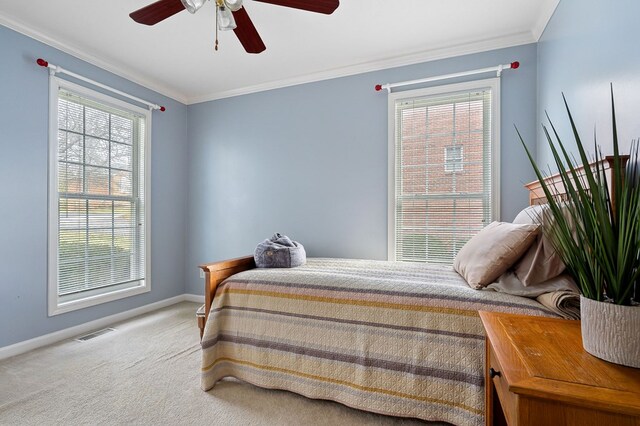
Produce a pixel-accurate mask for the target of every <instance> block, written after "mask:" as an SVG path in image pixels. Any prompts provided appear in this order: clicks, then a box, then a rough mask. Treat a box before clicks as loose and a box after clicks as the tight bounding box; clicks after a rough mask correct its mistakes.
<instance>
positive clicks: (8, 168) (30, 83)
mask: <svg viewBox="0 0 640 426" xmlns="http://www.w3.org/2000/svg"><path fill="white" fill-rule="evenodd" d="M0 52H2V59H1V60H0V347H2V346H5V345H9V344H12V343H15V342H19V341H22V340H26V339H30V338H33V337H36V336H39V335H42V334H46V333H50V332H53V331H56V330H60V329H63V328H67V327H71V326H74V325H78V324H82V323H85V322H87V321H91V320H94V319H97V318H101V317H104V316H108V315H112V314H115V313H118V312H122V311H126V310H129V309H133V308H136V307H138V306H141V305H145V304H148V303H152V302H155V301H158V300H162V299H166V298H169V297H172V296H175V295H178V294H182V293H184V272H185V256H184V248H185V235H186V233H185V230H186V222H185V220H186V206H187V195H186V187H187V147H186V143H187V141H186V135H187V131H186V113H187V108H186V106H185V105H182V104H180V103H178V102H176V101H173V100H171V99H168V98H166V97H164V96H161V95H159V94H157V93H155V92H152V91H150V90H148V89H145V88H143V87H141V86H139V85H136V84H134V83H131V82H130V81H127V80H125V79H123V78H120V77H117V76H115V75H113V74H111V73H108V72H106V71H104V70H101V69H99V68H97V67H95V66H92V65H89V64H87V63H86V62H83V61H81V60H79V59H77V58H74V57H72V56H70V55H67V54H65V53H62V52H60V51H59V50H56V49H54V48H51V47H49V46H47V45H44V44H42V43H40V42H37V41H35V40H33V39H31V38H29V37H25V36H23V35H21V34H18V33H16V32H14V31H12V30H10V29H8V28H5V27H2V26H0ZM38 57H43V58H46V59H47V60H49V61H51V62H52V63H54V64H56V65H60V66H62V67H63V68H67V69H69V70H72V71H76V72H78V73H81V74H84V75H86V76H87V77H90V78H93V79H95V80H98V81H100V82H103V83H105V84H108V85H111V86H113V87H116V88H118V89H121V90H123V91H126V92H129V93H131V94H134V95H136V96H138V97H141V98H146V99H148V100H150V101H153V102H156V103H158V104H161V105H165V106H166V107H167V112H165V113H160V112H154V114H153V127H152V137H153V141H152V155H151V209H152V210H151V231H152V232H151V236H152V240H151V259H152V283H151V288H152V290H151V292H150V293H145V294H143V295H139V296H134V297H131V298H128V299H124V300H119V301H115V302H110V303H106V304H103V305H99V306H95V307H91V308H86V309H82V310H79V311H75V312H71V313H67V314H62V315H58V316H55V317H52V318H48V317H47V299H46V296H47V279H46V277H47V139H48V132H47V123H48V109H49V108H48V105H49V103H48V73H47V71H46V70H45V69H43V68H40V67H38V66H36V64H35V62H34V61H35V59H36V58H38Z"/></svg>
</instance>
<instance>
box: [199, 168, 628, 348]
mask: <svg viewBox="0 0 640 426" xmlns="http://www.w3.org/2000/svg"><path fill="white" fill-rule="evenodd" d="M620 159H621V161H622V166H623V168H624V167H626V164H627V162H628V160H629V156H628V155H621V156H620ZM602 161H603V163H604V169H605V173H606V174H607V181H608V183H609V185H610V188H609V189H610V190H611V191H612V192H611V194H612V197H613V200H612V203H613V204H614V206H615V194H613V189H612V187H611V185H612V176H613V175H612V168H613V156H608V157H605V158H604V159H603V160H602ZM590 166H591V167H594V166H595V163H591V164H590ZM583 167H584V166H583ZM583 167H580V168H578V169H577V170H578V172H580V170H582V169H583ZM545 181H546V182H547V184H551V185H553V186H554V187H555V192H556V194H557V196H558V197H561V198H562V197H563V196H564V194H565V190H564V185H563V184H562V178H561V176H560V174H559V173H556V174H554V175H551V176H549V177H547V178H546V179H545ZM525 188H527V189H528V190H529V205H537V204H543V203H544V202H545V200H546V197H545V195H544V192H543V191H542V187H541V185H540V182H538V181H537V180H536V181H534V182H531V183H528V184H526V185H525ZM255 267H256V263H255V261H254V259H253V256H245V257H238V258H235V259H229V260H222V261H220V262H214V263H208V264H205V265H200V269H202V270H203V271H204V276H205V279H204V309H202V308H200V309H199V310H198V313H197V314H196V316H197V318H198V327H199V328H200V339H202V335H203V333H204V326H205V324H206V322H207V318H208V317H209V310H210V309H211V303H212V301H213V296H214V295H215V294H216V289H217V288H218V286H219V285H220V284H221V283H222V282H223V281H224V280H226V279H227V278H229V277H230V276H232V275H235V274H237V273H239V272H242V271H247V270H249V269H254V268H255Z"/></svg>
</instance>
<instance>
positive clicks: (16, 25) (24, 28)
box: [0, 12, 187, 104]
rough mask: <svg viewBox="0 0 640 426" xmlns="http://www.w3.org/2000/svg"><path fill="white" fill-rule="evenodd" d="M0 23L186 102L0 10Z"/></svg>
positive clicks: (166, 89)
mask: <svg viewBox="0 0 640 426" xmlns="http://www.w3.org/2000/svg"><path fill="white" fill-rule="evenodd" d="M0 25H2V26H5V27H7V28H9V29H12V30H14V31H16V32H18V33H20V34H23V35H25V36H27V37H30V38H32V39H34V40H37V41H39V42H41V43H44V44H46V45H48V46H51V47H53V48H55V49H58V50H60V51H62V52H64V53H67V54H69V55H71V56H74V57H76V58H78V59H80V60H83V61H85V62H88V63H90V64H91V65H95V66H97V67H99V68H102V69H103V70H105V71H108V72H110V73H112V74H115V75H117V76H119V77H122V78H125V79H127V80H129V81H131V82H133V83H136V84H139V85H140V86H143V87H145V88H147V89H149V90H153V91H154V92H157V93H159V94H161V95H163V96H167V97H169V98H171V99H173V100H175V101H178V102H180V103H182V104H186V103H187V98H186V97H185V96H183V95H182V94H180V93H178V92H176V91H174V90H172V89H170V88H169V87H166V86H164V85H161V84H158V83H156V82H153V81H151V80H149V79H147V78H146V77H143V76H142V75H140V74H138V73H135V72H132V71H130V70H126V69H124V68H121V67H120V66H117V65H114V64H112V63H110V62H107V61H105V60H103V59H100V58H98V57H96V56H93V55H90V54H88V53H85V52H83V51H82V50H81V49H79V48H77V47H75V46H72V45H69V44H66V43H62V42H60V41H57V40H54V39H53V38H51V37H49V36H47V35H45V34H43V33H41V32H40V31H38V30H35V29H34V28H32V27H30V26H29V25H26V24H24V23H23V22H20V21H18V20H16V19H14V18H11V17H9V16H6V15H4V14H2V13H1V12H0Z"/></svg>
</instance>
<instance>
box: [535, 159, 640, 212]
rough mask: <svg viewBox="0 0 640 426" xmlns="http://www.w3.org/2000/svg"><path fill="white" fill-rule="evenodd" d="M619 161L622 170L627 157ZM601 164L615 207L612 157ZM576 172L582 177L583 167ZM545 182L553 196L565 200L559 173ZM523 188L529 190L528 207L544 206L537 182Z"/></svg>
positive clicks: (592, 165) (544, 202)
mask: <svg viewBox="0 0 640 426" xmlns="http://www.w3.org/2000/svg"><path fill="white" fill-rule="evenodd" d="M620 161H621V163H622V167H623V169H624V168H625V167H626V165H627V162H628V161H629V156H628V155H621V156H620ZM602 164H603V166H604V173H605V174H606V178H607V183H608V184H609V191H610V194H611V197H612V200H611V202H612V204H613V205H615V193H614V190H613V186H612V185H613V173H612V171H613V156H607V157H605V158H604V159H603V160H602ZM589 166H590V167H591V169H592V170H593V169H594V168H595V166H596V162H593V163H590V164H589ZM576 170H577V171H578V174H579V176H584V166H580V167H579V168H577V169H576ZM545 182H546V183H547V185H549V186H551V187H552V188H555V189H554V194H555V195H556V196H557V198H558V199H559V200H565V199H566V190H565V188H564V184H563V183H562V177H561V176H560V173H556V174H554V175H551V176H549V177H547V178H545ZM525 188H527V189H528V190H529V205H530V206H533V205H536V204H546V202H547V197H546V196H545V195H544V191H543V190H542V186H541V185H540V182H539V181H537V180H536V181H533V182H531V183H528V184H526V185H525Z"/></svg>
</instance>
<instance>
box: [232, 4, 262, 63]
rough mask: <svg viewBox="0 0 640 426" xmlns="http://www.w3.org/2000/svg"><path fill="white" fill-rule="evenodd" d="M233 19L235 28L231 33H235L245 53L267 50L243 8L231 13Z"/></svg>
mask: <svg viewBox="0 0 640 426" xmlns="http://www.w3.org/2000/svg"><path fill="white" fill-rule="evenodd" d="M233 18H234V19H235V20H236V28H235V29H234V30H233V32H234V33H236V36H237V37H238V40H240V43H242V46H243V47H244V50H246V51H247V53H260V52H262V51H264V50H265V49H266V48H267V47H266V46H265V45H264V43H263V42H262V38H260V34H258V30H256V27H255V26H254V25H253V22H252V21H251V18H249V14H248V13H247V11H246V10H244V7H242V8H240V9H238V10H237V11H235V12H233Z"/></svg>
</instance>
